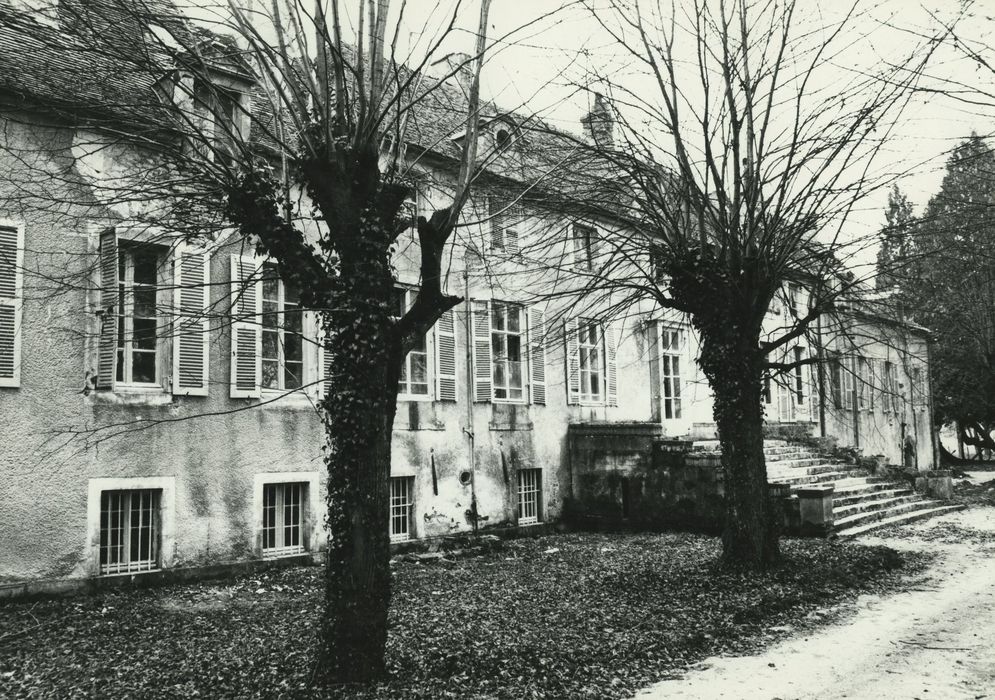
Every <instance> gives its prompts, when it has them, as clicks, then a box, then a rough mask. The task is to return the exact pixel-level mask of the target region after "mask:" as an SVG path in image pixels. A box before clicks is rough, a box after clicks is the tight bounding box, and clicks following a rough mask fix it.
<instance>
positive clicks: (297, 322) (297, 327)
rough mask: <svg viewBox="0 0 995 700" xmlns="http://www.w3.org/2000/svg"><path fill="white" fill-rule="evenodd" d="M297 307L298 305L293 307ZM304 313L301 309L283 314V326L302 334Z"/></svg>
mask: <svg viewBox="0 0 995 700" xmlns="http://www.w3.org/2000/svg"><path fill="white" fill-rule="evenodd" d="M291 308H293V309H296V307H291ZM302 316H303V314H301V312H300V311H296V310H294V311H289V312H287V313H284V314H283V327H284V328H286V329H287V330H288V331H290V332H292V333H297V334H300V333H301V331H302V330H303V327H304V326H303V319H302Z"/></svg>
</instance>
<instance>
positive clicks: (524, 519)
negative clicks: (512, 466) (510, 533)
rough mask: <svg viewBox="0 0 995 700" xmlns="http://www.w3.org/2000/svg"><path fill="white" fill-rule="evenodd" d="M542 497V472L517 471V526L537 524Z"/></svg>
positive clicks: (531, 470) (532, 470) (534, 470)
mask: <svg viewBox="0 0 995 700" xmlns="http://www.w3.org/2000/svg"><path fill="white" fill-rule="evenodd" d="M541 495H542V470H540V469H519V470H518V524H519V525H532V524H534V523H537V522H539V520H540V516H541V513H540V512H539V503H540V497H541Z"/></svg>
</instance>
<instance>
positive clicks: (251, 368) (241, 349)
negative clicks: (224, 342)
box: [230, 255, 262, 398]
mask: <svg viewBox="0 0 995 700" xmlns="http://www.w3.org/2000/svg"><path fill="white" fill-rule="evenodd" d="M231 304H232V310H231V312H232V324H231V390H230V396H231V397H232V398H258V397H259V396H260V395H261V392H260V385H261V384H262V356H261V354H260V351H261V349H262V324H261V323H260V321H261V313H262V289H261V282H260V280H259V275H258V274H257V266H256V262H255V260H253V259H252V258H245V257H242V256H240V255H233V256H232V258H231Z"/></svg>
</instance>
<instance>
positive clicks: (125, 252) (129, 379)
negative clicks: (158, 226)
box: [113, 236, 170, 391]
mask: <svg viewBox="0 0 995 700" xmlns="http://www.w3.org/2000/svg"><path fill="white" fill-rule="evenodd" d="M136 249H145V250H147V251H152V252H154V253H155V256H156V266H155V269H156V281H155V328H156V339H155V341H156V342H155V362H154V364H155V379H154V381H151V382H137V381H134V379H133V375H134V362H133V354H134V353H135V352H146V351H136V350H135V349H134V348H133V347H132V345H133V343H134V341H133V340H128V338H133V335H134V320H135V317H134V295H133V290H134V284H135V282H134V277H135V260H134V253H135V250H136ZM117 255H118V290H119V291H118V295H117V302H116V304H115V306H116V307H120V308H116V309H115V314H114V317H113V323H114V324H115V330H114V338H115V341H114V342H115V350H114V352H116V353H118V358H117V368H116V371H117V372H119V373H120V376H121V379H117V377H115V378H114V379H115V381H114V387H115V389H125V390H127V389H129V388H130V389H138V390H143V391H148V390H157V389H158V390H161V389H162V388H163V377H164V376H166V374H167V372H166V371H165V367H164V363H165V358H166V357H168V356H169V355H170V353H169V348H168V343H169V341H170V339H169V333H168V331H167V326H166V324H165V323H164V321H163V315H162V313H161V312H160V309H161V308H162V306H163V302H162V295H163V294H165V293H166V291H165V290H167V289H168V282H167V281H166V280H165V274H166V272H165V270H166V261H167V254H166V251H165V250H164V249H163V248H162V246H157V245H153V244H146V243H140V242H136V241H132V240H129V239H127V238H122V237H120V236H119V237H118V246H117ZM122 262H123V263H124V265H123V267H124V274H123V275H122V274H121V272H120V271H121V267H122V265H121V263H122ZM129 290H131V291H132V294H129ZM122 297H123V301H122ZM121 319H123V320H124V338H125V341H124V347H123V348H121V346H120V345H119V343H120V342H121V328H120V325H118V324H119V323H120V320H121Z"/></svg>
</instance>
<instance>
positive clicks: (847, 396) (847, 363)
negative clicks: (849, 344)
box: [829, 355, 855, 410]
mask: <svg viewBox="0 0 995 700" xmlns="http://www.w3.org/2000/svg"><path fill="white" fill-rule="evenodd" d="M829 363H830V364H829V383H830V391H831V393H832V397H833V405H834V406H835V407H836V408H842V409H846V410H850V409H852V408H853V394H854V390H855V384H854V376H853V366H854V362H853V358H852V357H842V356H839V355H837V356H835V357H833V358H832V359H831V360H830V361H829Z"/></svg>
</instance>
